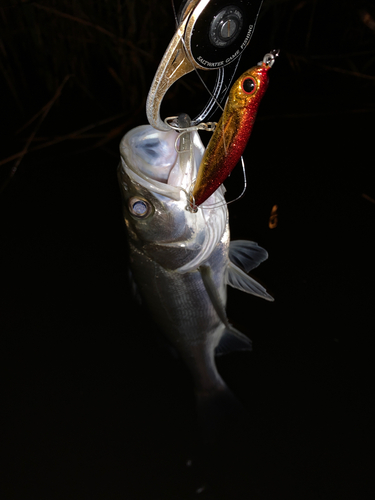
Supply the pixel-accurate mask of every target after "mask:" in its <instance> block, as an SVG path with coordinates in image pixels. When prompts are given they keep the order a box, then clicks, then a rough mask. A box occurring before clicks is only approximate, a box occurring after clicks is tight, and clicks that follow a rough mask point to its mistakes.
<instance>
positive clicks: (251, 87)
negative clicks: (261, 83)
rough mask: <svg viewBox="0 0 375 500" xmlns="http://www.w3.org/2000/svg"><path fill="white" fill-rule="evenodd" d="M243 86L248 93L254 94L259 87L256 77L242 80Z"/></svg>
mask: <svg viewBox="0 0 375 500" xmlns="http://www.w3.org/2000/svg"><path fill="white" fill-rule="evenodd" d="M242 88H243V90H244V92H246V94H253V93H254V92H255V90H256V88H257V85H256V83H255V80H254V78H251V77H248V78H245V80H244V81H243V82H242Z"/></svg>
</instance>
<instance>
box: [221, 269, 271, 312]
mask: <svg viewBox="0 0 375 500" xmlns="http://www.w3.org/2000/svg"><path fill="white" fill-rule="evenodd" d="M227 284H228V285H230V286H231V287H233V288H237V289H238V290H241V291H243V292H246V293H251V294H252V295H256V296H257V297H261V298H262V299H266V300H269V301H271V302H272V301H273V300H274V299H273V297H271V295H269V294H268V293H267V291H266V289H265V288H264V287H263V286H262V285H261V284H260V283H258V282H257V281H255V279H253V278H252V277H251V276H248V275H247V274H246V273H244V272H243V271H242V269H240V268H239V267H237V266H236V265H235V264H233V263H232V262H229V264H228V267H227Z"/></svg>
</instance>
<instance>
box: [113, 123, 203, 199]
mask: <svg viewBox="0 0 375 500" xmlns="http://www.w3.org/2000/svg"><path fill="white" fill-rule="evenodd" d="M189 134H190V133H189ZM191 136H192V137H191V139H190V143H191V144H190V148H189V150H188V151H179V150H178V148H179V143H180V142H181V141H180V138H179V134H178V133H177V132H176V131H175V130H173V129H171V130H170V131H168V132H163V131H160V130H156V129H154V128H153V127H152V126H151V125H141V126H139V127H136V128H134V129H132V130H130V131H129V132H128V133H127V134H125V136H124V137H123V139H122V140H121V143H120V154H121V162H122V166H123V168H124V169H125V171H126V172H127V174H128V175H129V177H130V178H131V179H132V180H133V181H134V182H137V183H138V184H140V185H141V186H143V187H144V188H146V189H147V190H149V191H152V192H154V193H158V194H161V195H163V196H166V197H168V198H171V199H173V200H176V201H178V200H180V197H181V193H182V192H183V191H185V193H186V192H188V190H189V188H190V186H191V185H192V183H193V180H194V179H195V177H196V173H197V165H199V164H200V161H201V158H202V156H203V153H204V146H203V144H202V142H201V140H200V137H199V135H198V133H197V132H192V133H191Z"/></svg>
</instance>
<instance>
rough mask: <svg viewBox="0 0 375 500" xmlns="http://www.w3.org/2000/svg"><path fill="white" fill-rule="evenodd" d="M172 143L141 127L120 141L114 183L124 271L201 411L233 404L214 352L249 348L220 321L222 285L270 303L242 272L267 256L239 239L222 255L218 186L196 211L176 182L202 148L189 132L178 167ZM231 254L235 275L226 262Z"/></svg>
mask: <svg viewBox="0 0 375 500" xmlns="http://www.w3.org/2000/svg"><path fill="white" fill-rule="evenodd" d="M176 137H177V136H176V134H175V132H173V131H171V132H160V131H156V130H155V129H153V128H152V127H151V126H143V127H138V128H136V129H133V130H132V131H130V132H129V133H128V134H126V135H125V137H124V138H123V140H122V141H121V145H120V152H121V163H120V165H119V168H118V177H119V183H120V188H121V194H122V199H123V213H124V219H125V223H126V227H127V231H128V242H129V250H130V252H129V253H130V267H131V272H132V276H133V279H134V281H135V283H136V285H137V287H138V289H139V292H140V294H141V296H142V298H143V300H144V302H145V304H146V305H147V307H148V308H149V310H150V311H151V314H152V316H153V318H154V320H155V322H156V323H157V324H158V326H159V327H160V329H161V330H162V331H163V332H164V334H165V335H166V337H167V338H168V339H169V341H170V343H171V344H172V345H173V346H174V348H175V349H176V350H177V352H178V354H179V355H180V356H181V358H182V359H183V361H184V362H185V364H186V365H187V367H188V368H189V370H190V372H191V375H192V378H193V381H194V386H195V391H196V394H197V398H198V401H199V402H200V403H201V406H202V407H205V408H207V407H209V408H216V410H218V411H223V408H225V407H226V406H227V405H228V406H236V405H237V404H238V403H237V402H236V399H235V398H234V396H233V395H232V393H231V392H230V390H229V389H228V387H227V385H226V383H225V382H224V380H223V379H222V377H221V376H220V375H219V373H218V371H217V369H216V365H215V359H214V358H215V354H216V353H217V352H220V351H222V352H225V351H229V350H232V349H235V350H238V349H246V350H250V349H251V341H250V340H249V339H248V338H247V337H246V336H244V335H243V334H241V333H240V332H238V331H237V330H235V329H234V328H233V327H232V326H231V325H230V324H229V322H228V319H227V317H226V313H225V304H226V299H227V291H226V287H227V284H228V283H229V284H230V285H231V286H234V287H236V288H239V289H241V290H244V291H246V292H248V293H253V294H255V295H258V296H260V297H263V298H265V299H267V300H272V298H271V297H270V296H269V295H268V294H267V292H266V291H265V289H264V288H263V287H262V286H261V285H259V284H258V283H257V282H256V281H255V280H253V279H252V278H250V277H249V276H248V275H247V274H246V272H247V271H249V270H251V269H252V268H254V267H256V266H257V265H258V264H259V263H260V262H262V261H263V260H265V259H266V258H267V252H266V251H265V250H263V249H261V248H260V247H258V246H257V245H256V243H253V242H244V241H240V242H237V243H236V242H233V243H232V250H230V245H231V244H230V235H229V223H228V210H227V207H226V205H225V200H224V188H223V187H219V188H218V189H217V190H216V191H215V192H214V193H213V194H212V195H211V196H210V197H209V198H208V199H207V200H206V202H205V203H204V204H203V205H202V206H201V208H199V209H198V211H197V212H196V213H193V212H190V211H189V210H187V209H186V206H187V204H188V201H189V195H188V192H187V191H186V192H185V191H184V190H182V189H180V187H179V185H178V183H179V182H180V180H181V179H182V178H183V180H184V183H186V184H187V185H189V183H191V182H192V181H193V179H194V178H195V177H196V174H197V165H199V164H200V161H201V157H202V156H203V153H204V147H203V145H202V143H201V142H200V139H199V136H198V133H197V132H193V133H192V137H191V148H192V151H191V155H190V161H187V162H184V164H183V165H182V167H181V165H179V161H180V158H179V157H178V155H177V153H175V152H174V149H172V148H174V141H175V139H176ZM172 145H173V146H172ZM174 153H175V157H174ZM166 158H167V159H166ZM168 158H169V159H168ZM160 164H162V165H164V166H165V165H167V166H168V165H169V168H170V174H169V177H168V179H172V178H173V179H174V182H176V183H177V185H172V184H169V180H168V181H167V182H165V180H162V181H160V180H158V179H165V177H166V175H165V171H164V170H163V168H164V166H163V167H162V170H163V171H162V173H161V174H160V175H159V174H158V169H159V165H160ZM180 167H181V168H182V171H181V172H180V174H179V170H178V169H179V168H180ZM153 170H154V172H153ZM176 172H177V173H176ZM231 254H232V260H233V261H236V264H240V265H242V268H243V269H242V270H241V269H240V268H239V267H238V265H236V264H234V263H233V262H231V261H230V259H229V256H230V255H231ZM210 401H211V402H214V404H211V403H210ZM214 413H215V411H213V412H212V411H211V414H214ZM206 415H207V412H206Z"/></svg>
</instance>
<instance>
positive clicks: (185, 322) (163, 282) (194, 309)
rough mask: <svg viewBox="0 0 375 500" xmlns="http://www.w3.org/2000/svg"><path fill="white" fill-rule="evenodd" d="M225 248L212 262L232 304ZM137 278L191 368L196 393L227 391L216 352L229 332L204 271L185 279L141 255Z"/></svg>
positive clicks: (135, 260) (134, 263)
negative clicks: (212, 297)
mask: <svg viewBox="0 0 375 500" xmlns="http://www.w3.org/2000/svg"><path fill="white" fill-rule="evenodd" d="M223 260H224V259H223V251H222V248H221V249H220V248H218V251H217V252H216V254H215V252H214V253H213V254H212V255H211V257H210V259H208V261H207V262H206V264H207V263H208V264H209V265H210V264H211V266H212V270H213V276H214V280H215V284H216V285H217V288H218V290H219V294H220V297H221V299H222V301H223V304H224V305H225V303H226V285H225V263H224V262H223ZM130 264H131V269H132V273H133V278H134V280H135V282H136V284H137V287H138V288H139V291H140V293H141V295H142V297H143V299H144V301H145V303H146V305H147V307H148V308H149V310H150V312H151V314H152V317H153V319H154V321H155V322H156V323H157V324H158V326H159V327H160V329H161V330H162V332H163V333H164V334H165V335H166V337H167V338H168V340H169V341H170V343H171V344H172V345H173V346H174V347H175V349H176V350H177V352H178V353H179V355H180V356H181V358H182V359H183V361H184V362H185V364H186V365H187V367H188V368H189V370H190V372H191V374H192V376H193V380H194V384H195V387H196V390H198V391H203V392H206V391H208V392H210V391H212V390H217V389H221V388H222V389H224V388H226V386H225V383H224V382H223V380H222V379H221V377H220V375H219V374H218V372H217V370H216V365H215V360H214V357H215V354H214V353H215V347H216V346H217V345H218V343H219V341H220V338H221V336H222V334H223V332H224V330H225V326H224V324H223V323H222V321H221V320H220V318H219V316H218V314H217V312H216V310H215V309H214V307H213V305H212V303H211V300H210V298H209V297H208V294H207V291H206V289H205V286H204V283H203V281H202V278H201V275H200V272H199V270H196V271H192V272H187V273H185V274H180V273H178V272H177V271H169V270H166V269H164V268H163V267H162V266H160V265H159V264H158V263H156V262H155V261H153V260H152V259H150V258H148V257H147V256H145V255H144V254H141V253H140V252H139V251H138V250H135V251H134V252H132V251H131V253H130Z"/></svg>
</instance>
